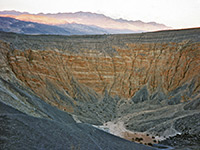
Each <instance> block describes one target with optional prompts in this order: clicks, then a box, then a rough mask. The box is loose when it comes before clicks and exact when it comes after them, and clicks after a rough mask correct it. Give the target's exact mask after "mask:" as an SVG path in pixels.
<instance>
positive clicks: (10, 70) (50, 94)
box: [0, 29, 200, 149]
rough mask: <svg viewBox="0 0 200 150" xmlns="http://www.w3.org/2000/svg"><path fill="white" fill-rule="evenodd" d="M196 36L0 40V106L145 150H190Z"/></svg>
mask: <svg viewBox="0 0 200 150" xmlns="http://www.w3.org/2000/svg"><path fill="white" fill-rule="evenodd" d="M199 34H200V29H187V30H176V31H163V32H152V33H143V34H129V35H93V36H49V35H37V36H30V35H21V34H14V33H5V32H0V40H1V44H0V45H1V47H0V50H1V51H0V52H1V55H0V57H1V59H0V60H1V63H0V64H1V66H0V76H1V82H0V85H1V89H0V92H1V97H0V101H1V102H3V103H4V104H6V105H9V106H11V107H13V109H17V110H19V111H21V112H23V113H25V114H27V115H29V116H34V117H40V118H46V119H51V120H56V119H58V120H59V121H57V122H61V121H62V116H61V114H60V113H61V111H62V113H65V114H66V116H68V117H69V118H70V115H72V117H73V119H74V120H75V121H76V122H79V123H83V124H84V123H88V124H92V125H95V126H96V127H98V128H102V129H103V130H106V131H107V132H110V133H112V134H115V135H117V136H120V137H122V138H125V139H128V140H130V141H135V142H139V143H142V144H146V145H152V144H154V143H160V141H162V142H161V143H164V144H168V145H172V146H174V147H176V148H180V149H181V148H183V147H185V148H186V147H188V148H191V149H196V148H198V147H199V146H200V145H199V142H198V141H199V136H198V135H199V132H200V130H199V121H200V120H199V117H198V116H199V115H200V109H199V108H200V95H199V93H200V75H199V72H200V66H199V64H200V63H199V61H200V59H199V58H200V38H199ZM35 99H36V100H35ZM49 104H50V105H51V106H50V105H49ZM47 105H48V107H47ZM44 106H45V107H44ZM52 106H53V107H52ZM4 107H5V106H4ZM50 108H51V109H52V108H54V110H53V111H48V110H49V109H50ZM57 109H59V110H61V111H59V114H60V115H58V117H56V115H55V113H54V111H55V110H57ZM6 110H7V109H6ZM57 111H58V110H57ZM57 111H56V112H57ZM52 113H53V114H52ZM57 113H58V112H57ZM67 113H68V114H70V115H67ZM69 118H68V119H69ZM11 119H12V118H11ZM36 120H38V119H36ZM36 120H35V121H36ZM35 121H34V122H35ZM36 122H37V121H36ZM62 122H63V121H62ZM64 122H67V120H66V121H64ZM26 124H28V123H26ZM49 124H51V123H49ZM75 124H76V123H75ZM50 126H51V125H50ZM90 128H92V129H93V127H90ZM66 130H67V127H66ZM74 130H76V128H75V129H74ZM95 130H96V129H95ZM97 131H99V130H97ZM80 132H81V133H82V131H80ZM64 133H66V134H68V133H67V131H66V132H65V131H64ZM87 133H88V132H87ZM87 133H85V134H87ZM24 134H25V133H24ZM98 134H99V135H100V137H99V138H101V137H102V136H101V133H98ZM102 134H105V133H102ZM45 135H46V133H45ZM106 135H107V134H106ZM188 135H191V137H190V138H189V139H185V137H187V136H188ZM141 137H142V139H141ZM170 137H174V139H173V138H170ZM80 139H82V138H80ZM92 139H93V138H92ZM113 140H114V141H115V139H113ZM173 140H175V143H176V144H174V143H173ZM183 140H185V141H184V142H183ZM114 141H113V142H114ZM81 143H82V142H81ZM83 143H84V142H83ZM89 143H90V142H89ZM97 143H98V142H97ZM103 143H104V142H103ZM81 145H82V144H81ZM83 145H84V144H83ZM105 145H106V144H105ZM105 145H104V146H105ZM122 146H123V145H122ZM133 147H134V146H133ZM145 148H148V147H145ZM114 149H115V148H114ZM119 149H120V148H119ZM130 149H134V148H132V147H130ZM136 149H137V148H136Z"/></svg>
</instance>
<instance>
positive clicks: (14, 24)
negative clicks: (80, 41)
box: [0, 11, 170, 35]
mask: <svg viewBox="0 0 200 150" xmlns="http://www.w3.org/2000/svg"><path fill="white" fill-rule="evenodd" d="M0 17H1V23H0V30H2V31H11V32H17V33H25V34H62V35H74V34H78V35H82V34H120V33H139V32H148V31H157V30H166V29H169V28H170V27H167V26H166V25H164V24H158V23H156V22H148V23H145V22H142V21H140V20H138V21H132V20H125V19H122V18H120V19H112V18H110V17H107V16H105V15H103V14H96V13H91V12H76V13H57V14H50V13H48V14H44V13H39V14H30V13H28V12H18V11H0ZM3 17H4V19H3ZM11 18H12V19H11ZM9 22H10V23H9ZM19 24H21V25H22V26H21V25H19ZM30 24H31V25H30Z"/></svg>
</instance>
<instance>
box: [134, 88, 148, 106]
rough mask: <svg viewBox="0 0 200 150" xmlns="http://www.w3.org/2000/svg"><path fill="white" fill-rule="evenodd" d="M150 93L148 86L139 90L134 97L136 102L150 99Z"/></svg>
mask: <svg viewBox="0 0 200 150" xmlns="http://www.w3.org/2000/svg"><path fill="white" fill-rule="evenodd" d="M148 97H149V93H148V90H147V87H146V86H144V87H143V88H142V89H141V90H139V91H138V92H137V93H136V94H135V95H134V96H133V98H132V101H133V102H134V103H139V102H144V101H146V100H148Z"/></svg>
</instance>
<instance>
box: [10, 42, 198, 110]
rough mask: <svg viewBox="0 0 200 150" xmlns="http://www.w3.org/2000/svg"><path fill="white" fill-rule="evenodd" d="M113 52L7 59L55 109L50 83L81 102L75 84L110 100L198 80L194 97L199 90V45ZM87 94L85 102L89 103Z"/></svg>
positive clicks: (23, 54) (24, 54) (21, 54)
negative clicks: (139, 91) (48, 83)
mask: <svg viewBox="0 0 200 150" xmlns="http://www.w3.org/2000/svg"><path fill="white" fill-rule="evenodd" d="M113 47H114V48H115V50H116V51H117V53H114V54H110V53H107V52H104V53H101V54H100V53H97V52H95V51H92V50H84V51H82V52H80V53H79V54H77V53H76V54H75V53H72V52H67V51H65V52H64V53H63V52H62V53H61V52H55V51H51V50H49V51H39V50H25V51H20V50H14V51H13V52H10V53H9V54H8V60H9V64H10V66H11V68H12V70H13V72H14V73H15V74H16V76H17V78H18V79H20V80H21V81H22V82H24V83H25V84H26V85H27V86H29V87H30V88H31V89H32V90H33V91H34V92H35V93H36V94H37V95H39V96H40V97H41V98H43V99H45V100H48V101H49V102H50V103H51V104H53V105H56V106H57V105H58V103H59V102H55V101H54V98H53V96H56V93H55V92H52V90H49V88H48V87H47V82H51V83H52V84H53V85H54V86H55V87H56V88H58V89H59V90H60V91H63V93H64V92H65V91H67V93H68V94H67V96H69V97H70V98H78V97H79V98H80V95H78V93H76V91H75V90H74V88H75V87H76V86H77V85H74V83H72V79H73V80H74V81H75V82H76V83H77V84H78V86H79V87H80V89H81V88H82V92H83V91H85V90H84V88H85V87H88V88H91V89H93V90H94V91H96V92H97V93H98V94H99V95H102V94H103V92H104V91H105V89H106V90H107V91H108V92H109V93H110V94H111V95H120V96H121V97H125V98H131V97H132V96H133V95H134V94H135V92H137V91H138V90H139V89H140V88H141V87H143V86H144V85H147V86H148V89H149V91H150V92H154V91H155V90H157V89H158V88H162V89H163V90H164V92H165V93H166V94H167V93H168V92H170V91H172V90H174V89H175V88H177V87H179V86H180V85H182V84H184V83H186V82H187V81H190V80H191V79H195V80H196V84H195V88H194V91H193V92H195V91H197V90H198V89H199V88H200V75H199V73H200V44H199V43H190V42H189V41H183V42H181V43H146V44H136V43H131V44H127V45H126V47H127V48H125V49H122V48H119V47H115V46H113ZM65 94H66V93H65ZM85 95H86V97H84V98H83V99H84V100H87V99H89V98H88V97H87V94H86V93H85ZM82 97H83V96H82ZM61 101H62V100H60V102H61ZM65 105H66V104H62V105H59V107H61V106H62V107H63V108H61V109H67V110H68V111H73V110H72V107H71V106H70V105H66V106H65Z"/></svg>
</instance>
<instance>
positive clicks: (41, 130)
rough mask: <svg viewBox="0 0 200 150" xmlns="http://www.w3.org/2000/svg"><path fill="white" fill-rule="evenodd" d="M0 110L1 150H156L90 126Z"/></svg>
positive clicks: (1, 105)
mask: <svg viewBox="0 0 200 150" xmlns="http://www.w3.org/2000/svg"><path fill="white" fill-rule="evenodd" d="M0 108H1V109H0V120H1V130H0V132H1V135H0V140H1V142H0V148H1V149H16V150H17V149H19V150H20V149H66V150H71V149H79V150H86V149H88V150H89V149H95V150H102V149H108V150H114V149H119V150H120V149H132V150H138V149H140V150H154V148H151V147H147V146H143V145H140V144H137V143H132V142H129V141H126V140H123V139H121V138H118V137H115V136H113V135H110V134H108V133H106V132H103V131H101V130H99V129H96V128H94V127H92V126H90V125H87V124H75V123H68V122H65V123H62V122H57V121H55V120H49V119H43V118H34V117H32V116H29V115H26V114H24V113H22V112H20V111H17V110H15V109H13V108H12V107H9V106H6V105H5V104H3V103H1V102H0ZM30 135H31V136H30Z"/></svg>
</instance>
